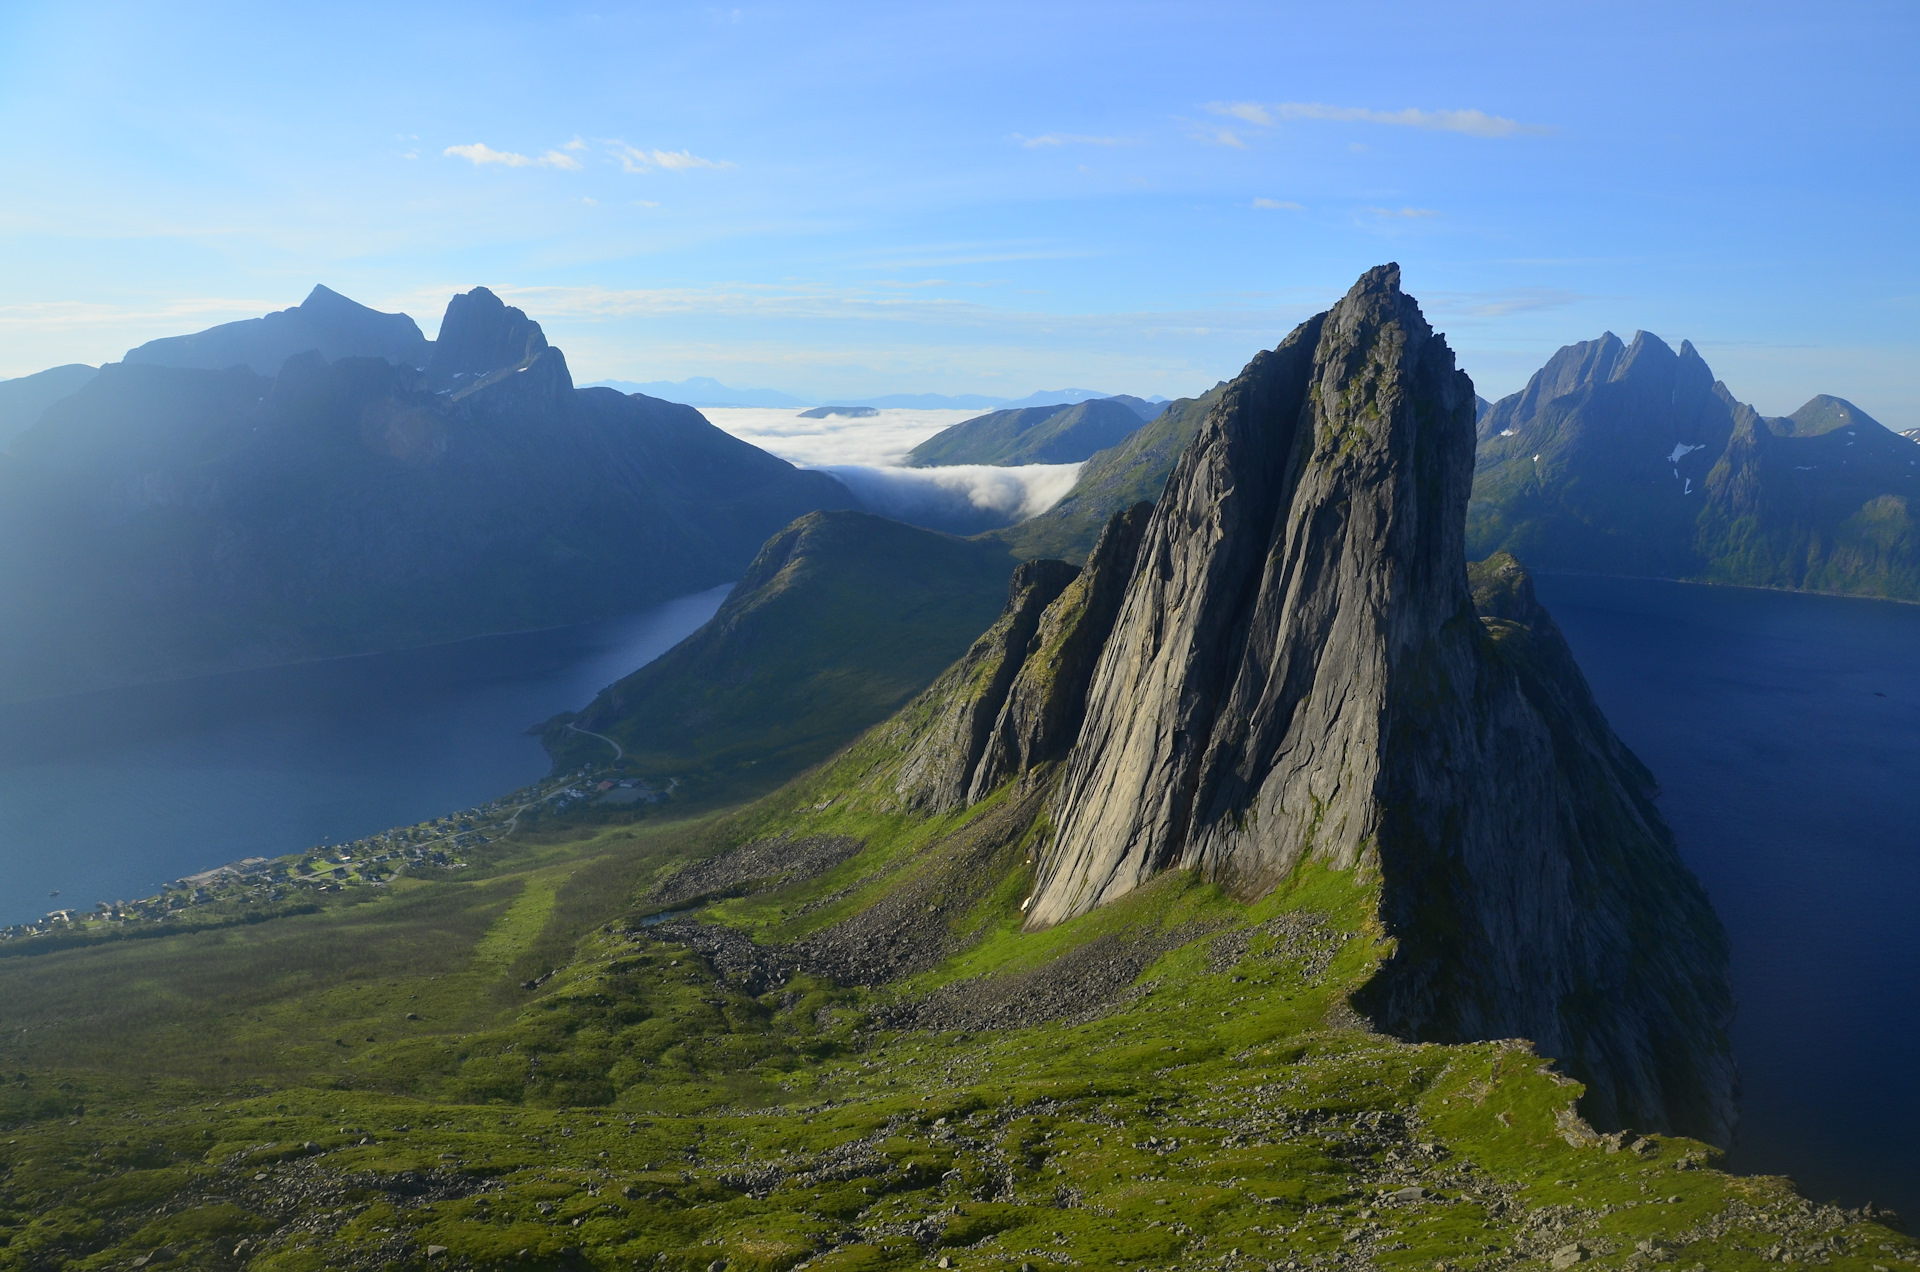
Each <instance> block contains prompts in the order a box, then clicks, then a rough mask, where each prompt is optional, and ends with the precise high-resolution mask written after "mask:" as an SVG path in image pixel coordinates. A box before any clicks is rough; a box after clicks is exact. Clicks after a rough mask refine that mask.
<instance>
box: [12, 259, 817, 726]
mask: <svg viewBox="0 0 1920 1272" xmlns="http://www.w3.org/2000/svg"><path fill="white" fill-rule="evenodd" d="M449 309H450V321H449V322H448V323H447V324H445V326H446V328H447V329H448V332H449V337H450V338H449V340H448V341H447V342H446V343H445V344H444V345H443V346H441V348H442V350H443V352H444V354H445V356H446V358H448V359H451V360H450V361H444V362H443V363H442V364H441V367H440V370H441V373H442V374H443V375H444V376H445V377H446V378H449V379H452V378H456V377H460V376H465V377H466V379H465V380H464V381H463V382H462V387H460V388H458V389H456V390H454V391H452V392H446V393H436V392H435V391H434V390H433V388H432V382H431V380H430V378H429V373H423V372H421V371H419V370H416V369H414V368H412V367H409V366H403V365H398V364H396V363H394V362H391V361H388V360H386V359H383V358H371V357H350V358H341V359H339V360H335V361H328V360H327V359H325V358H324V357H323V356H322V355H321V354H320V353H318V352H315V351H313V350H307V351H304V352H300V353H296V354H294V355H293V356H291V357H289V358H287V359H286V360H285V362H284V363H283V364H282V365H281V366H280V367H279V369H278V370H277V372H276V374H275V375H273V376H272V377H263V376H260V375H258V374H256V373H255V372H253V371H251V370H249V369H247V368H246V367H244V366H239V365H230V366H228V367H226V368H224V369H221V370H203V369H194V368H179V367H169V366H162V365H158V364H154V363H143V362H126V363H118V364H113V365H110V366H108V367H106V368H104V369H102V370H101V371H100V372H99V373H98V374H97V375H95V376H94V377H92V378H91V379H90V380H89V381H88V383H87V384H86V385H85V387H83V388H82V389H80V390H79V391H78V392H76V393H74V394H72V395H71V396H69V397H66V398H64V399H62V400H61V401H59V402H56V403H54V404H53V405H52V406H50V407H49V408H48V409H47V410H46V412H45V413H44V414H43V416H42V417H41V419H40V421H39V422H38V423H37V424H36V425H35V426H34V427H32V428H30V429H28V430H27V431H26V432H25V433H23V434H22V435H21V436H20V437H19V438H17V439H16V440H15V443H14V445H13V447H12V449H11V453H10V454H8V455H6V456H4V457H0V528H3V529H4V540H5V541H4V542H3V543H0V599H3V600H4V602H5V604H4V606H3V607H0V655H3V656H0V698H19V697H32V696H46V695H51V694H57V693H63V692H70V691H73V690H77V689H82V688H94V687H101V686H104V685H111V684H123V683H132V682H136V681H140V680H146V679H153V678H159V677H170V676H179V675H189V674H195V673H199V672H207V671H217V670H227V669H232V668H235V667H242V666H260V665H269V664H272V663H277V662H286V661H293V660H298V659H302V658H314V657H325V656H332V655H339V654H350V653H363V652H371V651H376V650H381V649H393V648H400V647H405V646H411V645H422V644H431V643H436V642H439V641H444V640H452V639H458V638H461V637H465V636H471V635H476V634H480V633H483V632H490V631H504V630H518V629H525V628H531V627H544V626H553V625H555V624H559V623H568V622H578V621H585V620H587V619H592V618H599V617H606V616H609V615H611V614H616V613H624V612H628V611H631V610H633V609H636V608H639V607H641V606H644V605H646V604H649V603H653V602H656V601H660V600H665V599H667V598H668V597H671V596H675V595H681V594H684V593H687V592H693V591H698V590H701V589H703V588H706V587H711V586H713V585H714V584H716V583H720V582H723V581H725V580H727V579H729V578H732V577H735V576H737V574H738V572H739V571H740V570H741V569H742V568H744V567H745V566H746V564H747V563H748V562H749V561H751V560H752V558H753V555H754V553H755V552H756V551H757V550H758V549H759V547H760V545H761V544H762V543H763V542H764V541H765V539H766V537H767V535H769V534H771V533H773V532H774V531H775V530H777V529H778V528H779V527H780V526H782V525H785V524H786V523H787V522H789V521H791V520H792V519H793V518H794V517H796V516H798V515H800V514H802V513H804V512H807V511H810V510H813V509H818V508H829V507H847V506H850V505H851V504H852V503H853V500H852V498H851V496H850V495H849V494H848V492H847V491H846V490H845V488H844V487H842V486H841V485H840V484H839V483H838V482H836V481H834V480H833V479H832V478H831V477H828V476H826V475H825V474H821V473H813V472H805V471H802V470H799V469H796V468H794V467H793V466H792V465H790V464H788V463H786V462H785V461H784V460H780V459H777V458H775V457H773V456H771V455H768V454H767V453H765V452H764V451H761V450H758V449H757V448H755V447H753V446H751V445H749V444H748V443H745V442H742V441H739V440H738V439H736V438H733V437H731V436H729V435H728V434H726V433H723V432H721V431H720V430H719V429H716V428H714V427H713V426H712V425H710V424H708V423H707V422H706V421H705V420H704V419H703V418H702V417H701V416H700V415H699V414H698V413H697V412H696V411H694V410H692V409H691V408H688V407H681V406H674V405H672V404H669V403H665V402H657V401H654V400H652V399H648V398H640V397H627V396H623V395H621V394H618V393H615V392H613V391H611V390H607V389H589V390H576V389H575V388H574V387H573V383H572V378H571V376H570V375H569V373H568V370H567V365H566V359H565V357H564V355H563V354H562V353H561V352H560V350H558V349H554V348H551V347H549V346H547V345H546V343H545V340H544V338H543V337H542V336H541V335H540V333H539V329H538V325H537V324H534V323H531V322H529V321H527V320H526V319H525V316H524V315H521V314H519V312H518V311H517V310H511V309H508V308H507V307H505V306H504V305H501V304H500V302H499V301H498V300H497V298H494V297H492V296H491V294H483V293H478V292H476V293H468V294H467V295H466V296H464V297H460V298H456V300H455V302H454V303H453V304H452V305H450V306H449ZM496 356H497V357H502V358H513V359H515V360H514V361H512V362H509V363H505V364H502V365H496V366H491V367H488V366H486V363H487V361H488V360H489V359H490V358H493V357H496ZM482 368H484V369H482Z"/></svg>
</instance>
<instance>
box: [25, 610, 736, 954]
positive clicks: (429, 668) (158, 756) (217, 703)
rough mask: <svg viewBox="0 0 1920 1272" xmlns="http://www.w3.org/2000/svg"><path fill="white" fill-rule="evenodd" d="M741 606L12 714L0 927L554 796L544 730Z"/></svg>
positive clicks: (209, 680)
mask: <svg viewBox="0 0 1920 1272" xmlns="http://www.w3.org/2000/svg"><path fill="white" fill-rule="evenodd" d="M728 590H729V588H728V587H718V588H714V589H711V590H710V591H706V592H702V593H699V594H697V595H694V596H684V597H680V598H679V599H677V600H673V601H669V602H667V603H665V604H663V605H659V606H655V607H653V608H651V609H648V610H645V611H643V612H641V613H637V614H632V615H628V616H626V617H623V618H616V619H610V620H607V621H604V622H599V623H590V624H585V625H582V626H577V627H563V628H556V629H553V630H550V631H539V632H518V633H513V634H509V635H500V636H482V637H477V638H475V639H472V640H464V641H459V642H456V643H453V644H448V645H436V646H432V647H430V648H425V649H410V650H404V651H401V652H399V653H391V654H375V655H369V656H366V657H360V658H336V659H330V660H328V661H325V662H311V663H300V664H296V665H293V666H286V667H272V668H267V669H264V670H258V671H244V672H235V673H231V674H227V675H219V676H202V677H198V678H195V679H192V680H179V681H171V682H167V683H164V684H152V685H140V686H136V687H134V688H130V689H114V690H110V691H105V692H101V693H91V694H84V695H79V696H75V697H67V698H57V699H47V700H43V701H38V702H29V703H17V704H12V705H8V706H0V924H9V923H20V922H25V921H28V920H32V919H37V918H39V917H40V916H41V915H43V914H46V913H47V912H48V911H50V910H54V909H60V908H66V907H69V906H71V907H76V908H79V909H82V910H88V909H92V908H93V905H94V903H95V902H98V901H115V900H121V899H132V898H135V897H143V896H150V895H152V894H153V893H154V892H155V891H156V890H158V888H159V887H160V885H162V884H163V883H166V882H168V881H170V880H173V879H177V878H180V877H182V876H184V875H188V874H192V873H194V872H196V871H200V870H205V869H208V868H210V867H212V866H218V865H222V864H224V863H226V862H230V861H238V860H240V859H242V858H245V857H275V856H279V855H281V854H283V853H290V852H299V851H302V850H304V849H307V848H312V847H314V846H316V845H319V844H322V843H334V844H338V843H342V842H346V841H351V840H354V839H358V838H360V837H361V836H363V835H369V834H372V833H374V832H376V831H382V830H386V829H388V828H390V827H393V826H405V825H411V824H413V823H414V822H418V821H423V820H425V819H427V818H430V817H440V816H443V815H445V814H447V813H451V812H454V811H457V810H459V809H462V808H470V807H472V806H474V805H476V804H483V803H485V802H487V801H488V800H491V799H494V798H496V797H498V796H500V795H504V794H506V793H507V792H509V791H512V790H515V789H517V788H519V787H521V786H524V785H526V784H527V783H529V782H532V781H534V780H536V779H537V778H540V777H544V776H545V775H546V773H547V771H548V769H549V767H550V761H549V760H548V758H547V754H546V752H545V750H544V749H543V748H542V747H541V745H540V741H539V739H538V738H536V737H534V736H533V735H532V734H530V733H529V732H528V729H529V727H530V726H532V725H535V724H538V723H539V722H541V721H543V720H546V719H548V718H549V717H551V716H553V715H555V714H556V713H558V712H561V711H567V710H577V709H578V708H580V707H583V706H585V705H586V704H587V703H588V702H589V701H590V700H591V699H592V698H593V695H594V694H595V693H597V692H599V691H600V690H601V689H603V688H605V687H606V686H607V685H609V684H611V683H612V682H613V681H615V680H617V679H619V678H620V677H621V676H624V675H626V674H627V673H628V672H630V671H633V670H634V669H635V668H637V667H640V666H642V665H644V664H645V663H647V662H650V661H651V660H653V659H654V658H657V657H659V656H660V655H661V654H663V653H665V652H666V651H667V650H668V649H671V648H672V647H673V646H674V645H675V644H677V643H678V642H679V641H680V640H681V639H682V638H684V637H685V636H687V635H688V634H689V633H690V632H692V631H693V630H694V629H695V628H697V627H699V626H700V625H701V624H702V623H704V622H706V621H707V619H709V618H711V617H712V616H713V612H714V611H715V610H716V609H718V608H719V607H720V602H721V601H723V600H725V599H726V595H727V592H728ZM56 893H57V894H58V895H55V894H56Z"/></svg>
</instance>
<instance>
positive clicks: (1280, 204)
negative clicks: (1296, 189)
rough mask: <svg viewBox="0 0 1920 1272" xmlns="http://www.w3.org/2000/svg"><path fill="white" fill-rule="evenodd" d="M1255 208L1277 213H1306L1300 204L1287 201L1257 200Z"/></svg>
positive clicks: (1254, 204)
mask: <svg viewBox="0 0 1920 1272" xmlns="http://www.w3.org/2000/svg"><path fill="white" fill-rule="evenodd" d="M1253 206H1254V207H1256V208H1267V209H1270V210H1272V211H1276V212H1303V211H1305V209H1304V208H1302V207H1301V206H1300V205H1299V204H1298V203H1289V202H1288V201H1286V200H1285V199H1255V200H1254V201H1253Z"/></svg>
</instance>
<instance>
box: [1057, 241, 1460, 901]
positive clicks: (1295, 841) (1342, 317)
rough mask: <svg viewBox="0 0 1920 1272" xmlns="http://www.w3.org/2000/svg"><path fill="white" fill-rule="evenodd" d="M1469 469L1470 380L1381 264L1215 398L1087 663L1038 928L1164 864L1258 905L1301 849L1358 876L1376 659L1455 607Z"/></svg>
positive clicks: (1378, 731)
mask: <svg viewBox="0 0 1920 1272" xmlns="http://www.w3.org/2000/svg"><path fill="white" fill-rule="evenodd" d="M1472 462H1473V386H1472V384H1471V382H1469V381H1468V380H1467V378H1466V377H1465V376H1464V375H1462V374H1460V373H1459V372H1457V371H1455V370H1454V367H1453V355H1452V352H1451V351H1450V350H1449V349H1448V348H1447V347H1446V344H1445V342H1444V341H1443V340H1441V339H1439V338H1438V337H1436V336H1435V335H1434V334H1433V333H1432V331H1431V329H1430V328H1429V327H1428V326H1427V323H1426V320H1425V319H1424V318H1423V317H1421V315H1420V311H1419V307H1418V306H1417V305H1416V304H1415V303H1414V302H1413V300H1412V299H1411V298H1409V297H1407V296H1406V295H1404V294H1403V293H1402V292H1401V290H1400V272H1399V268H1398V267H1397V266H1393V265H1387V266H1381V267H1379V268H1376V269H1373V270H1370V271H1368V273H1367V274H1365V275H1364V276H1362V278H1361V279H1360V281H1359V282H1358V283H1357V284H1355V286H1354V288H1353V290H1352V291H1350V292H1349V293H1348V294H1347V296H1346V297H1345V298H1344V299H1343V300H1342V301H1341V302H1340V303H1339V304H1338V305H1336V306H1335V307H1334V308H1333V309H1332V310H1331V311H1330V312H1328V313H1326V314H1322V315H1320V316H1319V317H1316V318H1313V319H1310V320H1309V321H1307V322H1306V323H1303V324H1302V325H1301V326H1300V327H1299V328H1297V329H1296V330H1295V331H1294V332H1293V333H1292V334H1291V335H1289V336H1288V337H1287V339H1286V340H1285V341H1284V342H1283V343H1282V344H1281V345H1280V347H1279V348H1277V349H1275V350H1273V351H1272V352H1270V353H1263V354H1260V355H1259V356H1257V357H1255V358H1254V360H1253V362H1252V363H1250V364H1249V365H1248V367H1247V369H1246V370H1245V371H1244V372H1243V373H1242V374H1241V375H1240V377H1239V378H1238V379H1236V380H1234V381H1233V382H1232V383H1231V384H1229V385H1228V386H1227V389H1226V392H1225V393H1224V394H1223V395H1222V397H1221V399H1220V402H1219V404H1218V405H1217V406H1215V408H1214V409H1213V411H1212V413H1211V414H1210V415H1209V416H1208V418H1207V421H1206V422H1205V423H1204V424H1203V425H1202V426H1201V429H1200V432H1199V434H1198V435H1197V436H1196V437H1195V439H1194V441H1193V442H1192V444H1191V445H1189V447H1188V449H1187V450H1186V452H1185V453H1184V454H1183V455H1182V457H1181V459H1180V462H1179V463H1178V464H1177V465H1176V466H1175V468H1174V471H1173V474H1172V475H1171V476H1170V477H1169V478H1168V481H1167V487H1166V492H1165V494H1164V495H1163V496H1162V498H1161V501H1160V504H1159V506H1158V507H1157V508H1156V509H1155V511H1154V515H1153V519H1152V522H1151V524H1150V525H1149V527H1148V529H1147V532H1146V536H1145V541H1144V543H1143V544H1142V545H1141V549H1140V556H1139V560H1138V564H1137V567H1136V570H1135V574H1134V578H1133V580H1132V584H1131V586H1130V588H1129V590H1128V593H1127V597H1126V600H1125V602H1124V603H1123V605H1122V608H1121V613H1120V617H1119V619H1118V622H1117V624H1116V626H1115V629H1114V632H1113V635H1112V637H1111V638H1110V639H1109V641H1108V643H1107V647H1106V650H1105V652H1104V653H1103V655H1102V657H1101V661H1100V666H1099V669H1098V670H1097V671H1096V672H1095V676H1094V683H1093V687H1092V690H1091V691H1090V693H1089V696H1088V702H1087V718H1086V722H1085V724H1084V725H1083V726H1082V729H1081V735H1080V741H1079V744H1078V745H1077V746H1076V747H1075V749H1074V753H1073V755H1072V756H1071V757H1070V758H1069V760H1068V764H1067V771H1066V777H1065V784H1064V787H1063V789H1062V791H1061V796H1060V802H1059V806H1058V809H1057V810H1056V822H1055V824H1056V825H1057V826H1058V827H1059V835H1058V839H1057V841H1056V844H1055V847H1054V851H1053V853H1052V855H1051V856H1050V858H1049V860H1048V862H1047V866H1046V870H1045V872H1044V874H1043V876H1042V878H1041V881H1040V884H1039V887H1038V889H1037V890H1036V893H1035V896H1034V900H1033V903H1032V905H1031V907H1030V910H1029V914H1030V923H1031V924H1032V925H1043V924H1046V923H1051V922H1056V921H1058V920H1060V919H1063V918H1067V917H1069V916H1071V915H1074V914H1078V913H1081V912H1083V911H1085V910H1087V909H1090V908H1091V907H1093V906H1095V905H1098V904H1100V903H1102V902H1103V901H1107V900H1111V899H1113V898H1115V897H1117V896H1120V895H1122V894H1124V893H1125V892H1128V891H1130V890H1131V889H1133V888H1135V887H1137V886H1139V884H1141V883H1142V882H1144V881H1145V880H1146V879H1147V878H1149V877H1150V876H1152V875H1153V874H1155V873H1157V872H1158V871H1160V870H1162V869H1165V868H1167V867H1169V866H1174V865H1188V866H1195V867H1199V868H1201V869H1203V870H1205V871H1206V872H1207V873H1208V874H1210V875H1212V876H1214V877H1217V878H1220V879H1222V880H1223V881H1227V882H1229V883H1230V884H1231V885H1232V886H1233V887H1234V888H1236V889H1237V890H1239V891H1241V892H1243V893H1248V894H1251V893H1256V892H1259V891H1261V890H1263V889H1264V888H1265V887H1267V886H1270V885H1271V884H1272V883H1273V882H1274V881H1275V880H1276V879H1278V878H1280V877H1281V876H1283V875H1284V874H1285V873H1286V872H1287V871H1289V870H1290V869H1292V867H1293V865H1294V864H1295V863H1296V862H1297V861H1298V859H1299V857H1300V855H1301V854H1302V853H1303V852H1305V851H1307V850H1308V849H1309V848H1312V849H1313V850H1315V851H1317V852H1319V853H1320V854H1322V855H1324V856H1326V857H1327V858H1328V859H1329V860H1332V861H1334V862H1336V863H1337V864H1340V865H1342V866H1350V865H1352V864H1353V862H1354V861H1355V860H1356V859H1357V857H1358V856H1359V854H1360V853H1361V851H1362V850H1363V848H1364V847H1365V846H1366V845H1369V844H1371V843H1372V842H1373V840H1374V838H1375V836H1376V835H1377V833H1378V821H1379V810H1378V809H1377V808H1376V807H1374V806H1373V802H1372V799H1371V797H1370V794H1369V792H1370V791H1371V789H1372V787H1373V786H1374V784H1375V783H1376V781H1377V780H1378V777H1379V771H1380V751H1381V745H1382V741H1383V735H1382V730H1383V727H1384V724H1385V721H1384V720H1383V719H1382V708H1383V706H1384V703H1383V701H1382V696H1383V693H1384V691H1385V689H1386V682H1387V680H1388V678H1389V677H1390V675H1391V673H1392V670H1393V667H1392V663H1393V662H1394V661H1395V660H1396V659H1397V658H1399V657H1400V656H1401V655H1402V654H1403V653H1404V652H1405V651H1406V650H1407V649H1408V648H1409V647H1412V646H1414V645H1416V644H1417V642H1418V641H1420V640H1421V639H1422V638H1423V637H1424V636H1425V635H1426V634H1427V633H1428V632H1429V631H1430V629H1432V628H1433V627H1434V626H1435V625H1436V624H1438V623H1442V622H1445V621H1446V620H1447V619H1448V618H1450V617H1453V616H1455V615H1457V614H1459V613H1461V612H1462V611H1463V609H1464V607H1465V605H1466V595H1467V593H1466V576H1465V570H1464V566H1463V564H1462V562H1463V552H1462V548H1461V539H1462V516H1461V514H1462V511H1463V510H1464V508H1465V504H1466V498H1467V487H1468V483H1469V481H1470V480H1471V476H1472ZM1313 808H1320V809H1322V810H1324V816H1320V817H1307V818H1303V817H1300V816H1297V815H1295V814H1296V813H1297V812H1298V811H1299V810H1303V809H1313ZM1247 827H1258V828H1259V829H1258V830H1257V832H1254V833H1249V832H1248V830H1247V829H1246V828H1247Z"/></svg>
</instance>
